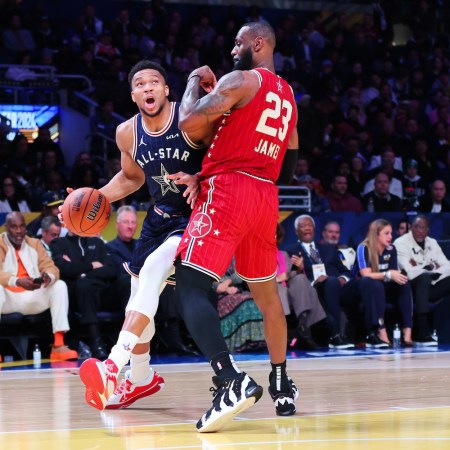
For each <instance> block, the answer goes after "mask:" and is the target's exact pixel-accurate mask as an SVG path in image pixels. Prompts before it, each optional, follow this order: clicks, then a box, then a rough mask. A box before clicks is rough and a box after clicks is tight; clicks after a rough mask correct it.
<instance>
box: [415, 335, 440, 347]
mask: <svg viewBox="0 0 450 450" xmlns="http://www.w3.org/2000/svg"><path fill="white" fill-rule="evenodd" d="M415 343H416V345H417V347H437V345H438V343H437V341H436V340H435V339H434V338H433V336H430V335H428V336H417V339H416V340H415Z"/></svg>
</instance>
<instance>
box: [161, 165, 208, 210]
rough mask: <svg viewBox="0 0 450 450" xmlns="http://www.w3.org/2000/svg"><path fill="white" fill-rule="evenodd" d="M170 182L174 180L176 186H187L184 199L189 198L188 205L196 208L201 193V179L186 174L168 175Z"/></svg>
mask: <svg viewBox="0 0 450 450" xmlns="http://www.w3.org/2000/svg"><path fill="white" fill-rule="evenodd" d="M166 177H167V178H168V179H169V180H174V182H175V184H185V185H186V190H185V191H184V192H183V197H186V198H187V204H188V205H191V209H193V208H194V205H195V201H196V200H197V197H198V194H199V192H200V179H199V176H198V175H189V174H188V173H185V172H177V173H172V174H170V175H166Z"/></svg>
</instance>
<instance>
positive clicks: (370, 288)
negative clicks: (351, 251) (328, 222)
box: [355, 219, 413, 348]
mask: <svg viewBox="0 0 450 450" xmlns="http://www.w3.org/2000/svg"><path fill="white" fill-rule="evenodd" d="M391 242H392V227H391V224H390V223H389V222H388V221H387V220H384V219H377V220H374V221H373V222H372V223H371V224H370V226H369V230H368V232H367V236H366V238H365V239H364V241H363V242H362V243H361V244H359V245H358V248H357V250H356V263H355V273H358V274H359V275H360V276H361V277H362V280H363V282H362V284H361V288H360V292H361V295H362V297H363V302H364V305H365V323H366V328H367V331H368V332H369V335H368V337H367V341H366V347H371V348H387V347H388V346H389V345H390V342H389V337H388V334H387V331H386V327H385V322H384V320H385V310H386V302H389V303H393V304H394V305H395V306H396V307H397V308H398V309H399V310H400V316H401V319H402V331H403V343H404V345H406V346H412V335H411V330H412V316H413V311H412V294H411V286H410V285H409V283H408V277H407V276H406V275H403V274H402V273H401V272H400V270H399V268H398V263H397V251H396V249H395V247H393V246H392V245H391Z"/></svg>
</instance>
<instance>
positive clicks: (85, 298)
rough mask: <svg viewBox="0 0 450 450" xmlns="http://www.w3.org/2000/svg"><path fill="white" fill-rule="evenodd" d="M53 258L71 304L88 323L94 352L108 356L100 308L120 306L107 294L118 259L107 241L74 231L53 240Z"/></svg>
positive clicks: (51, 245) (102, 357) (81, 319)
mask: <svg viewBox="0 0 450 450" xmlns="http://www.w3.org/2000/svg"><path fill="white" fill-rule="evenodd" d="M50 250H51V252H52V257H53V260H54V261H55V264H56V265H57V267H58V268H59V270H60V273H61V278H62V279H63V280H64V281H65V282H66V283H67V286H68V288H69V299H70V303H71V304H70V307H71V310H72V311H78V312H79V314H80V324H81V325H82V326H84V327H85V331H87V333H88V336H89V339H90V350H91V354H92V356H94V357H95V358H98V359H104V358H106V356H108V351H107V348H106V345H105V343H104V341H103V339H102V337H101V335H100V328H99V320H98V317H97V312H98V311H99V310H100V308H101V307H103V308H106V309H119V307H118V306H117V305H115V304H114V302H115V298H114V297H111V296H109V295H107V293H108V291H109V289H108V288H109V286H110V283H111V281H112V280H113V279H114V276H115V274H116V267H115V265H114V261H113V259H112V258H111V256H110V255H109V253H108V248H107V247H106V244H105V243H104V242H103V241H102V240H101V239H99V238H96V237H80V236H76V235H75V234H73V233H71V232H70V231H69V232H68V233H67V236H64V237H60V238H58V239H54V240H53V241H52V242H51V243H50Z"/></svg>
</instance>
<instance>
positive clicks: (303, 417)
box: [0, 351, 450, 450]
mask: <svg viewBox="0 0 450 450" xmlns="http://www.w3.org/2000/svg"><path fill="white" fill-rule="evenodd" d="M239 366H240V367H241V369H243V370H245V371H247V372H248V373H249V374H251V375H252V376H253V377H254V378H255V379H256V380H257V381H258V382H260V383H261V384H262V385H263V386H264V388H267V385H268V382H267V376H268V370H269V368H268V367H269V364H268V361H267V360H253V361H242V362H239ZM154 367H155V368H156V370H157V371H158V372H160V373H161V374H162V375H163V376H164V377H165V380H166V385H165V388H164V389H163V390H162V391H161V392H159V393H158V394H156V395H155V396H153V397H149V398H146V399H143V400H140V401H139V402H137V403H136V404H135V407H132V408H129V409H127V410H122V411H105V412H102V413H101V412H99V411H97V410H95V409H93V408H91V407H89V406H87V405H86V404H85V403H84V398H83V394H84V389H83V387H82V384H81V382H80V381H79V378H78V368H77V366H76V364H75V367H60V368H53V369H39V370H7V369H6V368H5V365H3V370H0V450H17V449H20V450H28V449H30V450H56V449H58V450H60V449H70V450H81V449H85V450H91V449H92V450H93V449H95V450H103V449H105V450H115V449H123V450H138V449H142V450H144V449H155V450H156V449H165V450H168V449H201V450H219V449H220V450H234V449H235V450H243V449H255V450H256V449H263V450H265V449H270V450H272V449H275V450H279V449H286V450H290V449H313V450H325V449H333V450H341V449H350V450H354V449H368V450H371V449H383V450H396V449H405V450H406V449H407V450H414V449H421V450H422V449H430V450H435V449H436V450H440V449H450V352H448V351H439V352H427V353H418V352H411V353H401V354H394V353H380V354H376V353H375V354H368V355H362V356H350V357H332V358H320V357H318V358H305V357H300V358H297V359H290V360H289V361H288V368H289V375H290V376H291V377H292V378H294V380H295V381H296V383H297V385H298V386H299V387H300V398H299V400H298V402H297V414H296V415H295V416H293V417H290V418H279V417H277V416H276V415H275V413H274V407H273V403H272V401H271V399H270V396H269V395H268V393H267V390H266V391H265V393H264V395H263V397H262V399H261V400H260V401H259V402H258V403H257V404H256V405H255V406H253V407H252V408H250V409H248V410H246V411H245V412H243V413H242V415H241V416H238V417H237V418H236V419H235V420H234V421H233V422H232V423H231V424H230V425H229V426H228V427H227V428H226V429H224V430H223V431H222V432H220V433H215V434H199V433H197V431H196V429H195V422H196V421H197V420H198V418H199V417H200V416H201V414H202V413H203V412H204V411H205V410H206V409H207V408H208V407H209V406H210V400H211V398H212V397H211V393H210V392H209V391H208V389H209V387H210V386H211V369H210V368H209V366H208V365H207V364H205V363H189V364H167V365H155V366H154Z"/></svg>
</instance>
